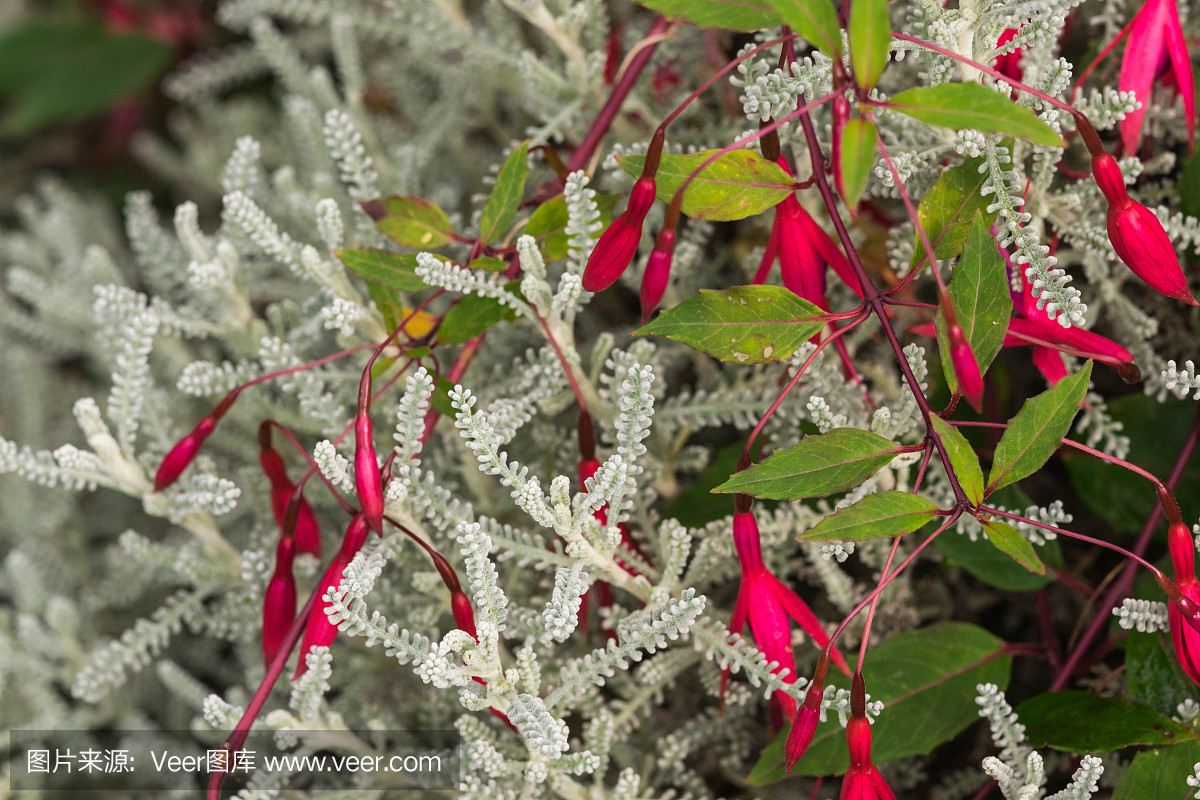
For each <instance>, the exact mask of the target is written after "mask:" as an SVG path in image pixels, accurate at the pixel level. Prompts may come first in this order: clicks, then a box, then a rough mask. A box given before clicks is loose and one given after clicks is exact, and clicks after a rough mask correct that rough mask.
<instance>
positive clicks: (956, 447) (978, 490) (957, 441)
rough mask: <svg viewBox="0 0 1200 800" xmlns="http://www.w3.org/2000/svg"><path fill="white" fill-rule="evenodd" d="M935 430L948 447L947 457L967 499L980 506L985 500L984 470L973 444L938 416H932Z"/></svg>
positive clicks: (931, 419)
mask: <svg viewBox="0 0 1200 800" xmlns="http://www.w3.org/2000/svg"><path fill="white" fill-rule="evenodd" d="M929 419H930V422H932V423H933V430H934V432H935V433H937V435H938V436H939V437H940V438H941V440H942V444H944V445H945V446H946V455H947V456H949V458H950V466H951V467H953V468H954V473H955V474H956V475H957V476H958V482H959V483H960V484H961V485H962V488H963V491H964V492H966V493H967V499H968V500H970V501H971V502H972V503H975V504H976V505H978V504H979V503H980V502H981V501H982V500H983V469H981V468H980V466H979V457H978V456H976V455H975V451H974V450H973V449H972V448H971V443H970V442H968V441H967V439H966V437H965V436H963V435H962V433H960V432H959V430H958V428H955V427H954V426H953V425H951V424H950V423H949V422H946V421H945V420H944V419H942V418H941V417H939V416H937V415H936V414H935V415H933V416H931V417H930V418H929Z"/></svg>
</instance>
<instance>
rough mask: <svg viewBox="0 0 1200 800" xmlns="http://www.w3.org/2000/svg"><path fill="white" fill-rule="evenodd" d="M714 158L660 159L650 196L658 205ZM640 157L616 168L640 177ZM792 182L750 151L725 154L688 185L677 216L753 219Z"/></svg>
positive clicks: (780, 169) (668, 156)
mask: <svg viewBox="0 0 1200 800" xmlns="http://www.w3.org/2000/svg"><path fill="white" fill-rule="evenodd" d="M717 152H719V151H718V150H701V151H700V152H699V153H692V154H690V155H686V156H678V155H671V154H664V155H663V157H662V160H661V161H660V162H659V167H658V172H656V173H655V175H654V180H655V194H656V195H657V197H658V199H659V200H662V201H663V202H664V203H669V202H671V198H672V197H674V196H675V192H677V191H678V190H679V187H680V186H682V185H683V182H684V181H685V180H687V179H688V176H690V175H691V174H692V173H693V172H695V171H696V170H697V169H699V167H700V165H701V164H703V163H704V162H705V161H707V160H708V159H709V158H711V157H712V156H713V154H715V153H717ZM645 161H646V157H645V156H621V157H620V158H618V159H617V163H618V164H620V165H621V169H623V170H625V171H626V172H628V173H629V174H630V175H635V176H637V175H641V174H642V164H643V163H645ZM795 183H796V181H795V179H793V178H792V176H791V175H788V174H787V173H786V172H785V171H784V170H783V167H781V166H779V165H778V164H776V163H774V162H772V161H767V160H766V159H765V158H763V157H762V156H760V155H759V154H758V153H755V152H754V151H753V150H731V151H730V152H728V153H725V154H724V155H722V156H720V157H719V158H717V160H716V161H714V162H713V163H711V164H709V165H708V166H707V167H705V168H704V170H703V171H702V172H701V173H700V174H699V175H697V176H696V177H695V179H693V180H692V182H691V183H689V184H688V188H687V190H686V191H685V192H684V193H683V209H682V210H683V213H684V214H686V215H688V216H689V217H692V218H694V219H710V220H713V221H716V222H730V221H733V220H737V219H745V218H746V217H753V216H754V215H755V214H761V213H762V212H764V211H766V210H767V209H769V208H772V207H774V206H775V205H777V204H778V203H779V202H780V201H781V200H783V199H784V198H785V197H787V196H788V195H789V194H791V193H792V192H793V191H795V188H794V187H795Z"/></svg>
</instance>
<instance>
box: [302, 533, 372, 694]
mask: <svg viewBox="0 0 1200 800" xmlns="http://www.w3.org/2000/svg"><path fill="white" fill-rule="evenodd" d="M369 533H370V527H369V526H368V524H367V520H366V517H365V515H363V514H355V515H354V519H352V520H350V525H349V526H348V527H347V528H346V533H345V536H343V538H342V546H341V547H340V548H339V549H338V551H337V555H335V556H334V557H333V561H332V562H330V564H329V567H328V568H327V569H326V570H325V574H324V575H322V576H321V582H320V583H319V584H317V602H316V603H315V604H314V605H313V609H312V612H311V613H310V614H309V616H308V620H307V622H306V623H305V628H304V638H303V639H302V640H301V642H300V661H299V663H298V664H296V674H295V675H293V676H292V680H295V679H296V678H299V677H300V676H301V675H303V674H304V672H305V671H306V670H307V669H308V664H307V661H306V656H307V655H308V653H309V652H310V651H311V650H312V649H313V648H314V647H328V646H329V645H330V644H332V643H333V640H334V639H335V638H337V631H338V628H337V625H334V624H333V623H332V622H330V621H329V615H328V614H327V613H326V609H328V608H329V606H330V603H329V601H328V600H326V599H325V595H326V594H328V593H329V592H331V591H334V590H336V589H337V588H338V585H339V584H340V583H341V582H342V573H343V572H345V570H346V566H347V565H348V564H349V563H350V562H351V561H352V560H353V559H354V556H355V554H357V553H358V551H359V550H361V549H362V546H363V544H364V543H365V542H366V541H367V535H368V534H369Z"/></svg>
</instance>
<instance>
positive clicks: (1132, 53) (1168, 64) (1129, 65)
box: [1118, 0, 1196, 155]
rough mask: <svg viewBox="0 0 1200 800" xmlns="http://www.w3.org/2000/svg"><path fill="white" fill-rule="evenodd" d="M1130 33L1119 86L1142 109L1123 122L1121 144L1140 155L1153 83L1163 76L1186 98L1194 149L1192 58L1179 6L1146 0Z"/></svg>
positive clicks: (1164, 0) (1171, 1) (1170, 0)
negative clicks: (1131, 96) (1139, 146)
mask: <svg viewBox="0 0 1200 800" xmlns="http://www.w3.org/2000/svg"><path fill="white" fill-rule="evenodd" d="M1128 30H1129V41H1128V42H1126V43H1125V57H1124V59H1123V60H1122V61H1121V77H1120V79H1119V81H1118V86H1119V88H1120V89H1121V91H1123V92H1133V93H1134V94H1135V95H1136V96H1137V99H1138V100H1140V101H1141V103H1142V107H1141V108H1139V109H1137V110H1135V111H1131V112H1129V113H1128V114H1126V115H1125V119H1123V120H1121V142H1122V143H1123V144H1124V146H1125V152H1126V153H1129V154H1131V155H1132V154H1134V153H1136V152H1137V148H1138V142H1139V140H1140V139H1141V136H1142V122H1143V120H1144V119H1145V117H1146V110H1147V108H1148V106H1149V104H1150V96H1151V93H1152V91H1153V86H1154V81H1155V79H1156V78H1158V77H1160V76H1162V77H1163V78H1164V81H1163V83H1164V84H1169V85H1173V86H1174V87H1175V89H1176V91H1177V92H1178V93H1179V94H1180V95H1181V96H1182V97H1183V113H1184V119H1185V121H1186V122H1187V131H1188V146H1189V147H1191V146H1192V145H1193V144H1194V142H1195V136H1196V98H1195V89H1194V86H1193V84H1194V79H1193V75H1192V57H1191V55H1190V54H1189V53H1188V49H1187V41H1186V40H1185V39H1184V36H1183V26H1182V25H1181V24H1180V21H1179V7H1178V6H1177V5H1176V3H1175V0H1146V2H1145V4H1143V5H1142V7H1141V9H1139V10H1138V12H1137V14H1135V15H1134V17H1133V19H1131V20H1130V21H1129V27H1128Z"/></svg>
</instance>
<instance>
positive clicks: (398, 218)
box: [360, 195, 454, 250]
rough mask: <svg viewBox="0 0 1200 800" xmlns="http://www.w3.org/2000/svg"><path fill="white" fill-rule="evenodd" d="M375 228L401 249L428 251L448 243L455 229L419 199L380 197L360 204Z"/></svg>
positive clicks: (426, 201) (436, 209) (437, 211)
mask: <svg viewBox="0 0 1200 800" xmlns="http://www.w3.org/2000/svg"><path fill="white" fill-rule="evenodd" d="M360 205H361V206H362V210H363V211H365V212H367V215H368V216H370V217H371V219H373V220H375V228H376V229H377V230H378V231H379V232H380V233H382V234H383V235H384V236H387V237H389V238H391V239H392V241H394V242H396V244H399V245H403V246H404V247H419V248H422V249H425V250H428V249H429V248H432V247H441V246H442V245H444V244H446V243H447V242H449V241H450V238H451V234H452V233H453V232H454V229H453V228H451V227H450V220H448V219H446V213H445V212H444V211H442V210H441V209H440V208H438V207H437V206H435V205H434V204H433V203H431V202H429V201H428V200H423V199H421V198H420V197H401V196H399V195H393V196H391V197H380V198H378V199H376V200H366V201H364V202H362V203H361V204H360Z"/></svg>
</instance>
